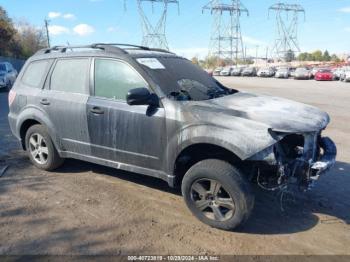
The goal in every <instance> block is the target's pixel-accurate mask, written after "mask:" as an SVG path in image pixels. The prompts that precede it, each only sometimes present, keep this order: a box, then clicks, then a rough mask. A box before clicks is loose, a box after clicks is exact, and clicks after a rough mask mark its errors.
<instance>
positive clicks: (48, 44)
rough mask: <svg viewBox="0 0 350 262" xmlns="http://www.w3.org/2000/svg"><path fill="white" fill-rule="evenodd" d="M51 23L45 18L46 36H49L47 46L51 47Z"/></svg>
mask: <svg viewBox="0 0 350 262" xmlns="http://www.w3.org/2000/svg"><path fill="white" fill-rule="evenodd" d="M49 23H50V21H49V20H47V19H45V28H46V38H47V47H48V48H50V47H51V44H50V33H49Z"/></svg>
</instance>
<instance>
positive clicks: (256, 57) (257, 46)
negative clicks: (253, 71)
mask: <svg viewBox="0 0 350 262" xmlns="http://www.w3.org/2000/svg"><path fill="white" fill-rule="evenodd" d="M258 52H259V45H256V53H255V65H258Z"/></svg>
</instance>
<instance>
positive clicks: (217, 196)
mask: <svg viewBox="0 0 350 262" xmlns="http://www.w3.org/2000/svg"><path fill="white" fill-rule="evenodd" d="M182 194H183V197H184V200H185V202H186V205H187V207H188V208H189V209H190V210H191V212H192V214H193V215H194V216H196V217H197V218H198V219H199V220H200V221H202V222H204V223H205V224H208V225H210V226H212V227H216V228H219V229H224V230H232V229H235V228H237V227H238V226H239V225H242V224H243V223H244V222H245V221H246V220H247V219H248V217H249V216H250V213H251V211H252V209H253V207H254V194H253V193H252V190H251V188H250V184H249V183H248V181H247V180H246V178H245V177H244V176H243V175H242V174H241V173H240V171H239V170H238V169H236V168H235V167H233V166H232V165H231V164H229V163H227V162H224V161H221V160H216V159H208V160H203V161H200V162H198V163H197V164H195V165H194V166H192V167H191V168H190V169H189V170H188V171H187V173H186V174H185V176H184V178H183V180H182Z"/></svg>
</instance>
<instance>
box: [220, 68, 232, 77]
mask: <svg viewBox="0 0 350 262" xmlns="http://www.w3.org/2000/svg"><path fill="white" fill-rule="evenodd" d="M232 70H233V67H232V66H227V67H225V68H224V69H223V70H222V71H221V72H220V75H221V76H230V75H231V72H232Z"/></svg>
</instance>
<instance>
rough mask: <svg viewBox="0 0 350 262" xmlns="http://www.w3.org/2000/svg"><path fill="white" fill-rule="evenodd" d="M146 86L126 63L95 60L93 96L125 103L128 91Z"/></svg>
mask: <svg viewBox="0 0 350 262" xmlns="http://www.w3.org/2000/svg"><path fill="white" fill-rule="evenodd" d="M147 86H148V84H147V83H146V81H145V80H144V79H143V78H142V77H141V76H140V75H139V74H138V73H137V72H136V70H135V69H133V68H132V67H130V66H129V65H127V64H126V63H123V62H120V61H116V60H111V59H95V96H97V97H103V98H112V99H116V100H123V101H125V100H126V95H127V94H128V91H129V90H130V89H134V88H139V87H147Z"/></svg>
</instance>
